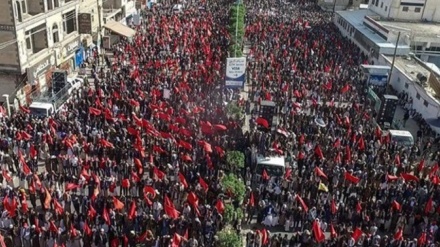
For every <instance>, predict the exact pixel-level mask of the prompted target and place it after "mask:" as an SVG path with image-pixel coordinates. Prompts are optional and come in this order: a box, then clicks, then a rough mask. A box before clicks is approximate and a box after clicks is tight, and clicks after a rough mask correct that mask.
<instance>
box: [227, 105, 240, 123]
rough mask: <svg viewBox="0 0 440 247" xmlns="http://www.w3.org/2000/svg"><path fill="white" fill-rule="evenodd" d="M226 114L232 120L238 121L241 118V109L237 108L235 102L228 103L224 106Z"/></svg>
mask: <svg viewBox="0 0 440 247" xmlns="http://www.w3.org/2000/svg"><path fill="white" fill-rule="evenodd" d="M226 113H227V114H228V116H229V117H232V118H233V119H234V120H240V119H242V118H243V109H242V108H241V107H240V106H238V104H237V102H235V101H233V102H229V103H228V105H226Z"/></svg>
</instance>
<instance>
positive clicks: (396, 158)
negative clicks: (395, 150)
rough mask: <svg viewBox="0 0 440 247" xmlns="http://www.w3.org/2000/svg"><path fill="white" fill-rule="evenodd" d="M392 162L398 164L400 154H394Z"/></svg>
mask: <svg viewBox="0 0 440 247" xmlns="http://www.w3.org/2000/svg"><path fill="white" fill-rule="evenodd" d="M394 164H395V165H396V166H400V165H401V163H400V155H399V154H396V156H394Z"/></svg>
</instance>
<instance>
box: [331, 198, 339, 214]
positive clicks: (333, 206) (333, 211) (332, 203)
mask: <svg viewBox="0 0 440 247" xmlns="http://www.w3.org/2000/svg"><path fill="white" fill-rule="evenodd" d="M330 211H331V212H332V214H336V213H337V212H338V207H337V206H336V202H335V199H332V202H331V205H330Z"/></svg>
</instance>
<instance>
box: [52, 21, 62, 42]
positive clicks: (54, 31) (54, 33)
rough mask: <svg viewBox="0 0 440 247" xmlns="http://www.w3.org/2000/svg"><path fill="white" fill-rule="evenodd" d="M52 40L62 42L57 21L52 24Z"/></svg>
mask: <svg viewBox="0 0 440 247" xmlns="http://www.w3.org/2000/svg"><path fill="white" fill-rule="evenodd" d="M52 40H53V42H54V43H57V42H60V37H59V33H58V25H57V24H56V23H55V24H53V26H52Z"/></svg>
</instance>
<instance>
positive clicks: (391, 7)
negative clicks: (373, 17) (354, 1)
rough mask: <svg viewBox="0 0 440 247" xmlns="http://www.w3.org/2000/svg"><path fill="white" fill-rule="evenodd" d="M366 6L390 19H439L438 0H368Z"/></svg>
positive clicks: (429, 20)
mask: <svg viewBox="0 0 440 247" xmlns="http://www.w3.org/2000/svg"><path fill="white" fill-rule="evenodd" d="M368 7H369V8H370V9H371V10H372V11H374V12H376V13H378V14H379V15H380V16H382V17H384V18H388V19H390V20H396V21H397V20H404V21H428V22H439V21H440V11H439V10H440V1H438V0H369V3H368Z"/></svg>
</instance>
